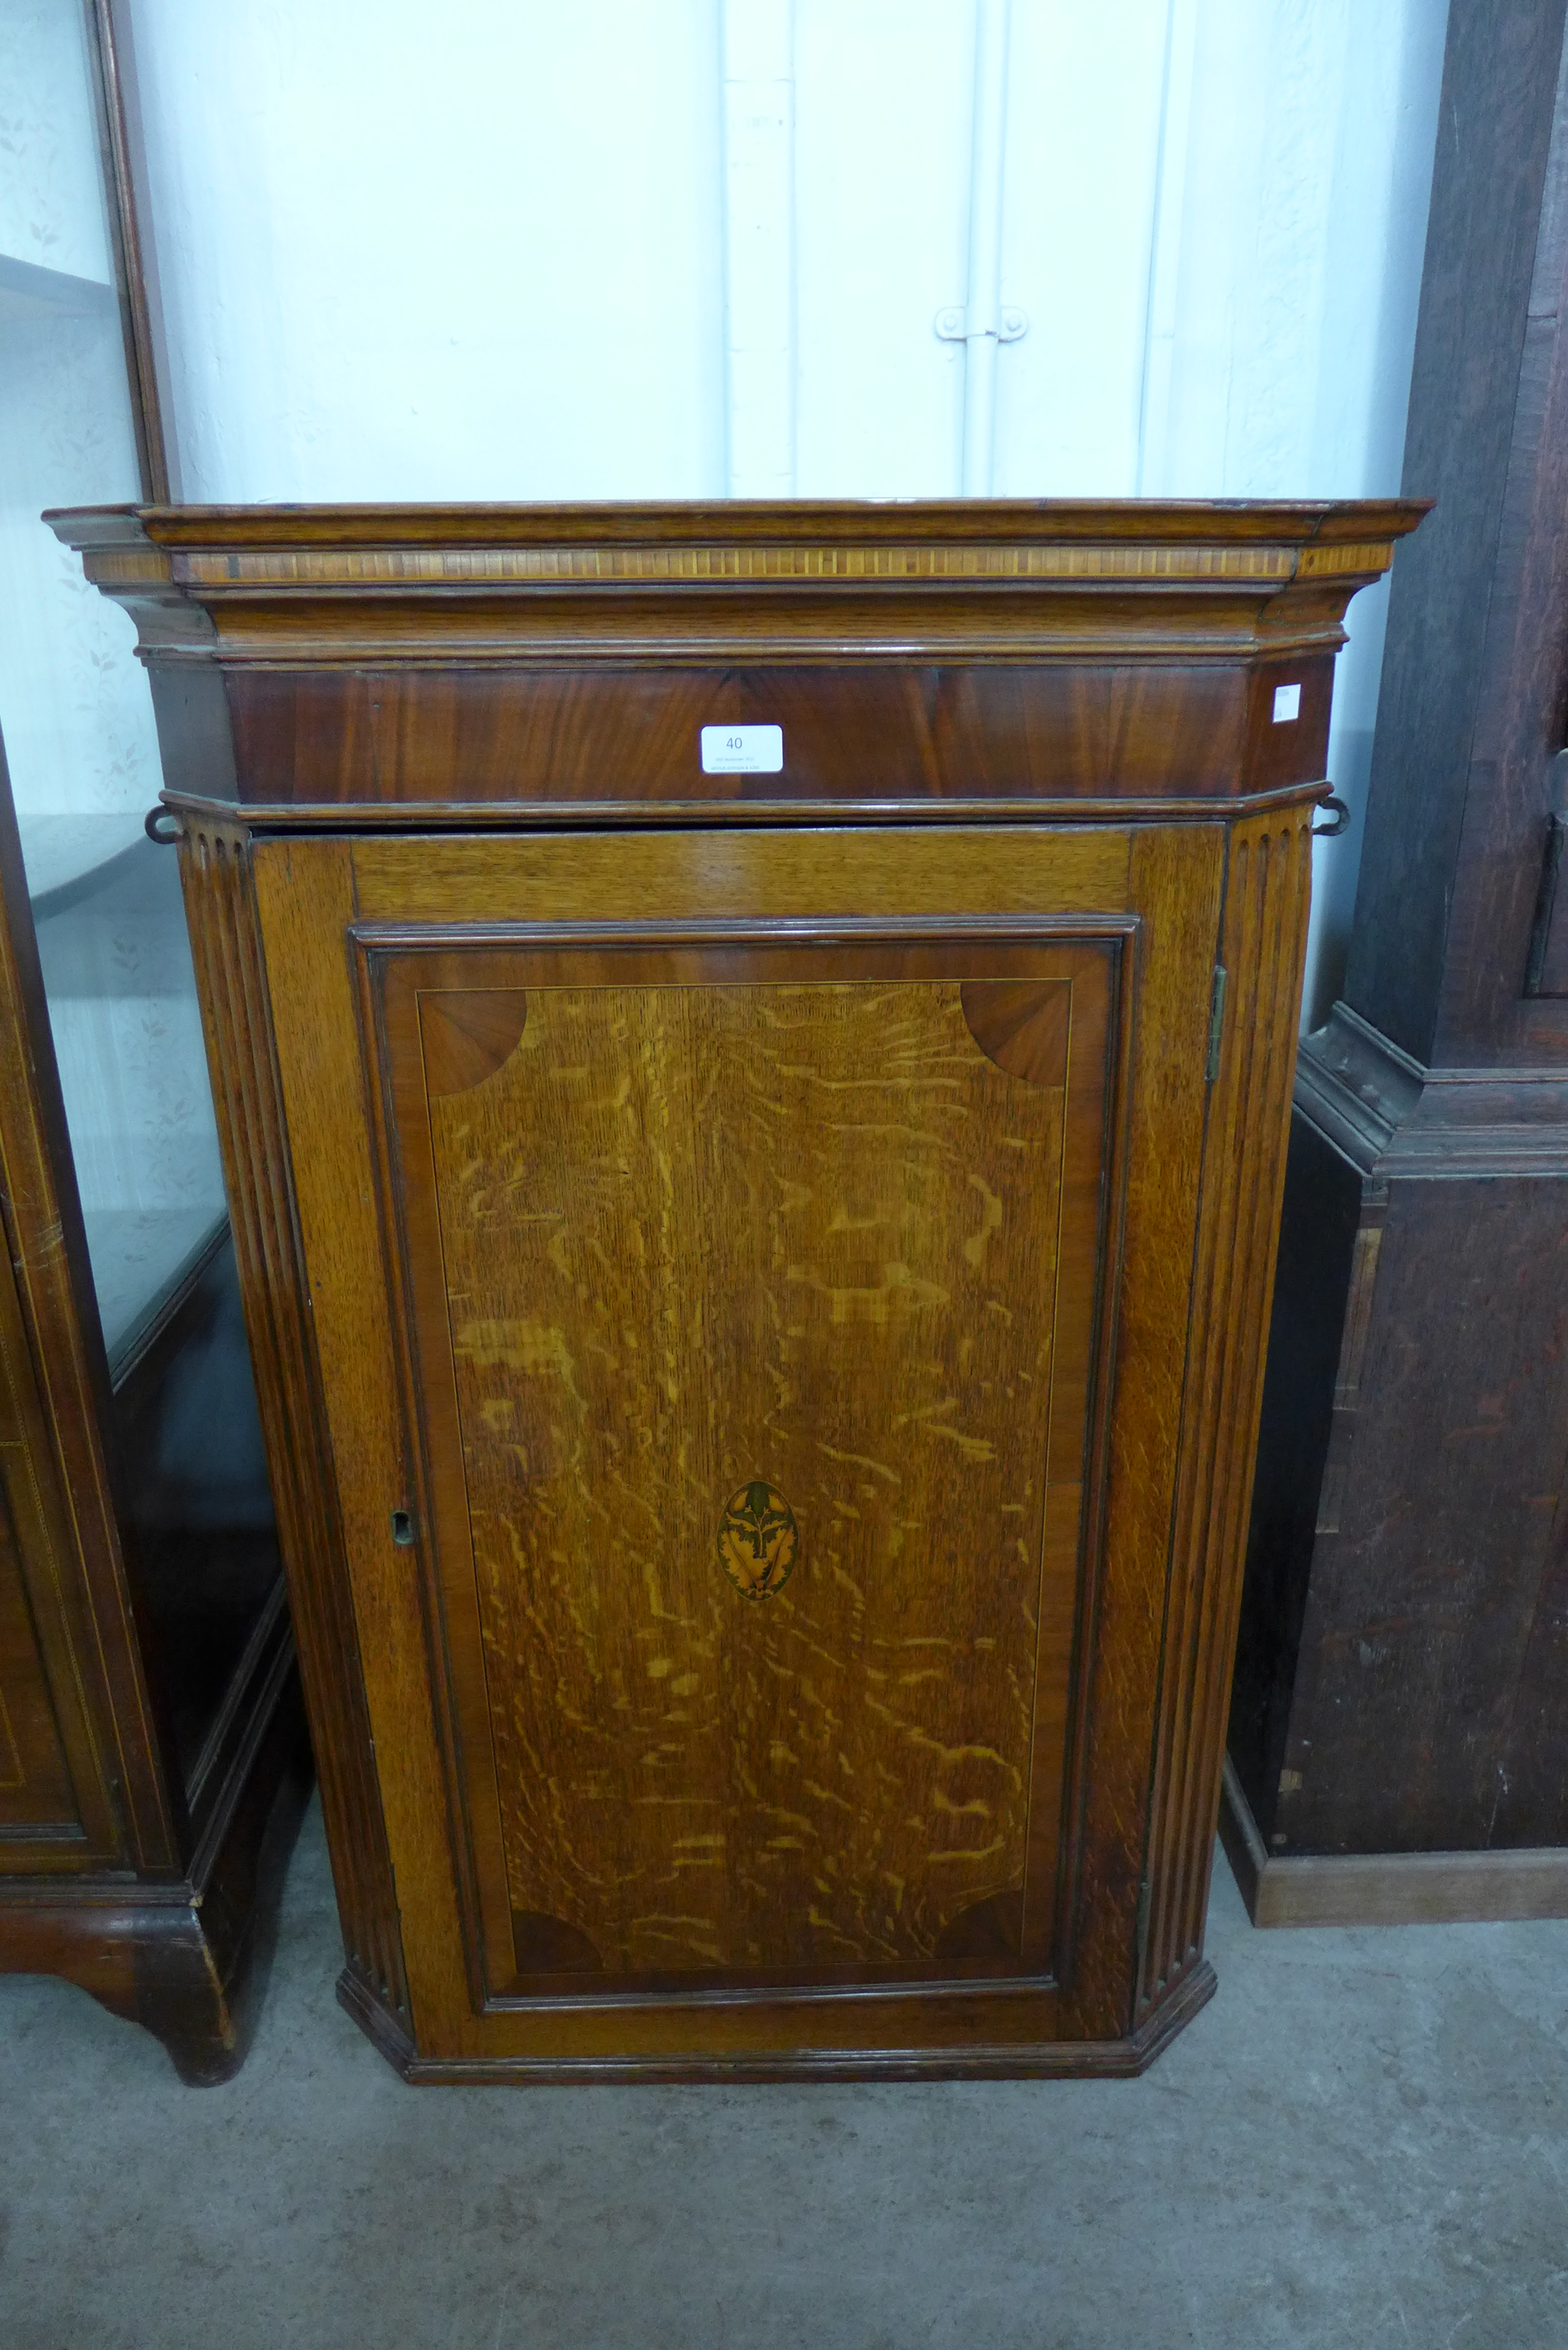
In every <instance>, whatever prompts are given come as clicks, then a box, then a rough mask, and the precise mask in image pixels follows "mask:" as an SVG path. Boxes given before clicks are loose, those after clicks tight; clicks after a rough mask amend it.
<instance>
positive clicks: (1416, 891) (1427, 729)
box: [1224, 0, 1568, 1924]
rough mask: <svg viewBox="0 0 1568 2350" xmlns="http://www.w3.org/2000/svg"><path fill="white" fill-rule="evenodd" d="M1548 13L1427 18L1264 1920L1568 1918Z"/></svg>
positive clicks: (1283, 1376)
mask: <svg viewBox="0 0 1568 2350" xmlns="http://www.w3.org/2000/svg"><path fill="white" fill-rule="evenodd" d="M1564 15H1565V12H1564V8H1563V0H1550V5H1543V6H1538V5H1534V0H1506V5H1495V4H1494V0H1453V5H1452V6H1451V8H1450V11H1449V32H1448V49H1447V56H1446V59H1445V67H1444V81H1443V95H1442V104H1441V109H1440V120H1442V122H1443V123H1444V125H1445V126H1446V128H1445V131H1444V135H1443V137H1442V138H1441V139H1439V140H1438V158H1437V167H1436V176H1435V179H1434V183H1433V189H1432V209H1431V217H1430V223H1429V228H1428V242H1427V257H1426V267H1425V273H1424V276H1423V281H1422V291H1421V305H1420V312H1419V319H1418V327H1417V342H1416V359H1415V369H1414V374H1413V379H1412V385H1411V393H1410V415H1409V429H1408V434H1407V443H1406V459H1405V482H1406V485H1407V489H1408V490H1409V491H1411V492H1412V493H1416V492H1419V493H1421V494H1428V495H1430V494H1435V495H1436V497H1437V500H1438V506H1437V511H1436V513H1435V514H1434V515H1433V517H1432V519H1431V521H1430V523H1429V524H1428V525H1427V527H1426V528H1425V529H1424V530H1423V531H1422V532H1421V535H1420V536H1419V538H1418V539H1417V541H1416V543H1415V545H1414V546H1412V548H1411V549H1410V551H1409V557H1408V560H1407V562H1403V563H1401V565H1400V566H1399V567H1398V569H1397V574H1396V577H1395V579H1394V583H1393V590H1392V598H1391V602H1390V609H1389V617H1388V633H1387V642H1386V655H1385V660H1384V672H1383V690H1382V698H1381V702H1380V704H1379V709H1378V718H1377V733H1376V743H1375V745H1374V753H1373V764H1372V778H1371V791H1370V798H1369V803H1368V806H1367V815H1366V845H1365V851H1364V855H1363V858H1362V864H1361V876H1360V888H1359V893H1358V896H1357V899H1356V907H1355V926H1354V931H1353V934H1352V938H1351V941H1350V951H1349V966H1348V971H1347V972H1346V976H1345V991H1344V997H1343V1000H1342V1001H1341V1002H1339V1003H1336V1004H1335V1005H1334V1009H1333V1013H1332V1014H1331V1017H1330V1019H1329V1021H1328V1023H1327V1024H1326V1025H1325V1026H1324V1028H1323V1029H1322V1030H1320V1031H1319V1032H1318V1034H1316V1035H1313V1036H1309V1037H1308V1038H1306V1039H1305V1040H1304V1041H1303V1046H1302V1054H1301V1063H1300V1067H1299V1069H1298V1073H1297V1077H1296V1087H1295V1110H1294V1118H1293V1132H1292V1140H1291V1150H1290V1168H1289V1173H1288V1175H1287V1178H1286V1184H1285V1195H1284V1226H1283V1236H1282V1245H1281V1256H1280V1277H1279V1284H1278V1290H1277V1294H1276V1302H1275V1307H1274V1321H1273V1333H1272V1339H1271V1344H1270V1353H1269V1368H1268V1377H1267V1381H1266V1384H1265V1390H1264V1408H1263V1421H1262V1442H1261V1446H1260V1453H1259V1471H1258V1482H1257V1493H1256V1501H1255V1506H1254V1513H1253V1527H1252V1536H1251V1555H1250V1558H1249V1563H1248V1567H1247V1578H1246V1590H1245V1598H1244V1602H1243V1607H1242V1615H1241V1642H1240V1648H1239V1653H1238V1663H1237V1675H1236V1688H1235V1698H1234V1703H1233V1706H1232V1711H1231V1730H1230V1749H1231V1771H1230V1773H1229V1774H1228V1777H1227V1800H1226V1806H1225V1814H1224V1821H1225V1833H1226V1840H1227V1847H1228V1850H1229V1852H1230V1855H1231V1860H1232V1862H1233V1863H1234V1865H1235V1866H1236V1868H1237V1872H1238V1875H1239V1877H1240V1878H1241V1884H1242V1887H1243V1889H1244V1891H1245V1893H1246V1894H1247V1897H1248V1899H1249V1902H1250V1905H1251V1910H1252V1914H1253V1917H1254V1918H1256V1919H1257V1921H1258V1922H1259V1923H1260V1924H1287V1923H1307V1924H1310V1923H1324V1924H1326V1923H1343V1922H1357V1921H1362V1920H1372V1919H1376V1920H1380V1921H1392V1920H1397V1919H1400V1918H1505V1917H1530V1916H1549V1915H1551V1916H1568V1696H1565V1692H1568V1539H1565V1536H1568V1492H1565V1471H1568V1344H1565V1341H1568V881H1565V879H1564V877H1563V870H1562V867H1561V863H1560V858H1561V848H1562V839H1563V830H1564V826H1565V811H1568V795H1565V793H1564V778H1563V766H1564V764H1565V763H1564V761H1563V758H1562V756H1561V753H1562V748H1563V741H1564V712H1565V711H1568V339H1565V338H1564V333H1563V318H1564V317H1565V315H1568V309H1565V305H1568V98H1565V96H1564V88H1565V85H1564V79H1563V76H1564V72H1565V70H1568V55H1565V52H1564V41H1563V32H1564Z"/></svg>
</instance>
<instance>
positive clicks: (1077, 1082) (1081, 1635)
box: [197, 826, 1224, 2068]
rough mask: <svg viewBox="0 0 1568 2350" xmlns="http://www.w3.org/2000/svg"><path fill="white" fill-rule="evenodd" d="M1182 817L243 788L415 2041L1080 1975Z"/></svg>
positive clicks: (1053, 1992) (918, 2035) (969, 2032)
mask: <svg viewBox="0 0 1568 2350" xmlns="http://www.w3.org/2000/svg"><path fill="white" fill-rule="evenodd" d="M229 853H230V852H229V851H228V849H227V847H226V846H225V845H224V843H223V841H222V840H221V839H214V840H213V842H212V844H211V845H207V843H206V842H205V841H204V840H203V842H202V843H199V844H198V850H197V854H198V856H199V857H200V858H202V859H203V860H206V864H207V865H209V866H210V868H211V870H212V872H213V875H214V876H215V877H216V880H217V883H218V884H220V885H221V886H223V887H224V888H227V887H228V886H229V885H228V883H227V882H226V881H224V879H223V876H224V874H225V873H226V872H229V871H231V870H232V871H234V874H235V878H236V880H237V881H238V882H239V885H240V886H241V887H242V888H243V887H244V879H243V871H242V870H241V869H240V868H230V867H229V866H228V864H227V858H228V856H229ZM1223 859H1224V835H1223V833H1222V831H1221V830H1220V827H1196V826H1195V827H1191V828H1189V830H1187V831H1184V832H1182V833H1180V834H1179V835H1176V836H1174V837H1161V836H1152V835H1151V836H1150V837H1147V838H1144V837H1140V836H1139V835H1137V833H1132V834H1129V833H1128V832H1127V831H1125V830H1124V831H1120V832H1113V831H1111V830H1110V829H1109V828H1108V827H1106V828H1087V827H1085V828H1083V829H1074V828H1062V829H1059V830H1047V829H1046V828H1044V827H1016V828H1002V827H984V828H981V827H951V828H950V829H947V830H943V831H939V830H938V829H937V828H935V827H932V828H931V829H930V830H929V831H927V830H921V829H915V830H899V831H896V832H895V831H892V830H888V831H886V832H880V833H878V832H874V831H870V830H859V831H856V830H841V831H838V832H836V833H833V834H828V833H826V832H823V833H813V832H812V831H810V830H809V829H802V830H799V831H792V832H784V831H763V830H759V831H757V832H755V833H753V834H749V835H737V834H735V833H730V834H723V833H710V834H685V833H678V832H666V833H662V834H652V833H649V834H644V835H640V836H616V837H611V836H607V835H606V836H581V835H578V836H566V835H563V836H555V837H537V836H535V837H528V836H517V837H510V838H490V839H485V838H472V837H471V838H458V837H451V836H449V837H444V838H412V837H398V838H387V839H376V838H366V839H359V840H356V841H354V842H353V843H352V844H349V843H348V842H332V841H327V840H321V841H317V840H293V841H286V840H278V841H276V842H271V843H266V844H264V845H262V846H261V847H258V849H257V851H256V852H255V889H256V900H257V912H258V916H259V919H260V926H261V941H262V945H263V950H264V954H265V977H266V990H267V1003H268V1008H269V1013H270V1019H271V1024H272V1026H273V1031H274V1034H275V1037H276V1044H277V1051H278V1074H279V1077H280V1080H281V1093H280V1096H279V1099H280V1102H281V1104H282V1107H283V1108H284V1111H285V1113H286V1118H287V1128H288V1172H289V1176H290V1179H291V1185H292V1196H293V1201H294V1203H295V1204H294V1208H293V1211H292V1212H295V1213H296V1214H297V1216H298V1219H299V1232H300V1239H301V1243H302V1247H303V1262H302V1265H301V1278H302V1282H303V1283H304V1284H305V1286H306V1289H307V1291H308V1296H309V1310H308V1326H309V1331H310V1334H311V1340H310V1343H311V1347H312V1349H313V1351H314V1353H315V1355H316V1358H317V1360H318V1362H319V1376H320V1378H321V1381H322V1390H321V1391H322V1399H323V1406H324V1413H325V1425H326V1426H327V1428H328V1430H329V1431H330V1440H331V1448H332V1464H333V1476H334V1481H335V1485H336V1492H337V1500H336V1503H335V1506H336V1507H337V1508H338V1509H340V1510H341V1513H342V1523H343V1528H344V1539H345V1556H344V1571H345V1573H346V1575H347V1578H348V1589H349V1590H350V1591H351V1594H352V1607H353V1613H354V1617H355V1620H356V1624H357V1631H358V1659H359V1660H360V1665H361V1668H362V1671H363V1676H364V1680H363V1687H364V1693H365V1700H366V1703H367V1706H368V1713H369V1723H368V1727H369V1735H370V1738H371V1740H372V1741H373V1750H372V1751H373V1756H374V1770H375V1774H376V1780H377V1783H378V1792H379V1801H380V1804H382V1806H383V1808H384V1816H385V1820H386V1827H387V1835H388V1841H389V1852H390V1856H391V1860H392V1865H393V1867H394V1869H395V1872H396V1877H397V1884H398V1902H397V1911H396V1917H395V1920H393V1929H394V1930H395V1931H396V1932H397V1934H398V1936H399V1939H400V1944H401V1948H402V1951H403V1953H404V1957H405V1960H406V1964H407V1969H408V1982H409V1990H410V2002H411V2019H412V2027H413V2031H414V2033H415V2035H416V2042H417V2045H418V2047H419V2049H420V2051H421V2061H423V2060H424V2059H425V2058H426V2057H429V2058H430V2059H431V2060H432V2061H436V2062H445V2061H448V2060H451V2061H462V2062H468V2061H483V2062H489V2061H495V2062H499V2063H504V2064H513V2063H516V2064H524V2065H527V2064H543V2065H545V2067H546V2068H547V2067H548V2066H550V2065H552V2064H556V2063H566V2064H570V2063H572V2062H574V2061H576V2059H577V2058H578V2057H582V2058H586V2059H588V2060H590V2061H593V2062H599V2061H607V2062H614V2063H619V2062H623V2061H624V2062H627V2063H628V2064H633V2065H639V2064H652V2065H658V2064H662V2063H663V2062H665V2061H666V2059H667V2058H668V2060H669V2061H670V2063H672V2064H684V2063H685V2062H687V2061H688V2059H690V2060H691V2061H694V2062H699V2063H701V2062H706V2061H707V2060H708V2058H709V2057H710V2056H711V2055H712V2054H713V2052H714V2051H715V2050H716V2049H718V2048H719V2047H720V2046H721V2045H722V2046H724V2047H725V2048H727V2049H728V2050H729V2051H730V2053H731V2054H732V2055H734V2056H735V2057H736V2059H737V2061H742V2060H743V2061H747V2062H750V2061H753V2059H754V2060H755V2061H757V2062H759V2063H763V2064H766V2063H768V2062H771V2061H772V2055H771V2054H770V2052H773V2053H774V2054H776V2053H777V2052H779V2051H781V2050H791V2049H793V2050H795V2051H806V2050H812V2049H815V2050H818V2051H821V2052H824V2053H827V2052H833V2051H839V2052H842V2051H844V2050H846V2049H850V2050H852V2049H856V2048H859V2049H863V2050H864V2049H867V2048H871V2047H873V2046H877V2047H881V2048H883V2049H885V2050H888V2051H891V2050H896V2049H898V2048H900V2047H909V2046H920V2047H929V2048H932V2049H935V2050H937V2051H939V2052H940V2051H941V2050H944V2049H945V2050H946V2051H947V2052H948V2056H942V2055H940V2053H939V2054H938V2055H937V2056H935V2057H933V2059H932V2060H931V2061H933V2062H936V2063H939V2064H940V2063H944V2062H947V2061H949V2057H950V2058H951V2060H952V2061H954V2062H958V2061H963V2062H965V2063H967V2062H968V2061H969V2060H968V2059H967V2058H964V2059H962V2060H960V2058H959V2057H958V2056H957V2055H956V2054H954V2052H956V2051H959V2050H961V2049H963V2048H971V2049H974V2050H979V2051H981V2052H982V2053H981V2055H980V2056H978V2057H977V2058H976V2060H975V2061H977V2062H981V2063H990V2062H991V2061H992V2060H991V2058H990V2057H987V2056H984V2055H983V2051H984V2050H985V2049H987V2048H991V2047H992V2046H998V2047H1000V2046H1010V2047H1012V2046H1021V2045H1025V2044H1026V2045H1028V2046H1031V2047H1033V2048H1036V2049H1039V2048H1042V2047H1044V2045H1045V2044H1046V2043H1052V2042H1054V2041H1057V2040H1060V2041H1063V2042H1065V2041H1066V2040H1069V2039H1080V2040H1082V2039H1093V2040H1096V2041H1098V2042H1106V2043H1108V2042H1110V2041H1112V2040H1115V2039H1116V2037H1117V2035H1118V2034H1122V2033H1126V2032H1127V2029H1128V2018H1129V2015H1130V2012H1131V2003H1132V1997H1133V1988H1134V1982H1135V1980H1136V1966H1137V1931H1138V1927H1137V1918H1138V1916H1139V1915H1141V1914H1142V1911H1143V1908H1145V1906H1146V1905H1145V1904H1144V1902H1143V1898H1142V1895H1141V1893H1140V1876H1141V1873H1142V1871H1143V1869H1144V1867H1145V1865H1146V1863H1145V1854H1146V1851H1147V1835H1148V1819H1149V1808H1148V1807H1149V1801H1150V1776H1149V1773H1150V1755H1151V1752H1152V1742H1153V1741H1154V1739H1155V1736H1156V1731H1157V1705H1158V1686H1159V1683H1158V1675H1159V1667H1160V1658H1161V1642H1162V1623H1163V1618H1164V1610H1165V1593H1166V1586H1167V1578H1168V1575H1169V1573H1170V1543H1171V1526H1172V1516H1171V1513H1172V1509H1173V1506H1174V1504H1175V1502H1176V1499H1177V1494H1176V1483H1175V1479H1176V1470H1177V1450H1176V1446H1177V1438H1178V1433H1179V1428H1180V1424H1181V1411H1182V1396H1183V1388H1184V1382H1185V1379H1186V1339H1187V1328H1188V1316H1189V1289H1188V1282H1189V1267H1190V1264H1191V1262H1192V1250H1193V1245H1194V1239H1195V1233H1196V1218H1197V1210H1198V1199H1199V1169H1200V1162H1201V1152H1202V1143H1203V1135H1204V1128H1205V1107H1206V1103H1207V1098H1208V1088H1207V1086H1206V1078H1205V1063H1206V1054H1207V1051H1208V1044H1209V1035H1210V1003H1211V997H1212V993H1213V987H1212V973H1213V967H1214V961H1215V946H1216V941H1217V930H1218V920H1219V913H1220V880H1221V876H1222V872H1223ZM214 902H217V900H216V899H214ZM311 1376H312V1377H314V1376H315V1374H314V1373H312V1374H311ZM323 1555H324V1557H325V1556H327V1555H328V1554H323ZM296 1580H297V1581H298V1582H299V1584H300V1587H301V1589H302V1591H303V1594H304V1596H305V1597H306V1598H307V1599H308V1598H310V1597H311V1596H312V1595H313V1592H314V1590H315V1588H316V1568H315V1566H314V1565H313V1563H311V1562H308V1561H306V1562H302V1563H301V1565H300V1566H299V1568H298V1570H297V1572H296ZM345 1721H347V1716H346V1715H345V1714H344V1713H343V1709H342V1706H341V1705H336V1706H331V1707H328V1708H327V1709H326V1710H325V1711H322V1712H321V1719H320V1721H319V1723H318V1727H317V1736H318V1740H320V1741H322V1742H327V1743H328V1744H329V1742H330V1741H331V1740H333V1739H334V1738H336V1739H337V1740H338V1741H339V1742H342V1740H343V1739H344V1736H345V1730H344V1723H345ZM931 1986H945V1987H946V1988H945V1989H943V1990H941V1991H940V1996H938V1997H936V1998H935V1999H933V1997H932V1993H931V1988H930V1987H931ZM999 2002H1000V2003H999ZM748 2052H749V2053H748ZM726 2061H728V2058H726ZM921 2061H922V2062H924V2061H925V2060H924V2059H922V2060H921ZM1007 2061H1008V2062H1011V2061H1012V2060H1011V2059H1008V2060H1007Z"/></svg>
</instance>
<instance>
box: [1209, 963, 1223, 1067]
mask: <svg viewBox="0 0 1568 2350" xmlns="http://www.w3.org/2000/svg"><path fill="white" fill-rule="evenodd" d="M1224 1025H1225V966H1224V964H1223V963H1222V962H1217V963H1216V964H1215V966H1214V992H1213V993H1212V994H1211V995H1210V998H1209V1069H1208V1076H1209V1082H1210V1085H1212V1084H1213V1082H1214V1080H1215V1078H1216V1077H1217V1076H1219V1074H1220V1034H1221V1031H1222V1030H1223V1028H1224Z"/></svg>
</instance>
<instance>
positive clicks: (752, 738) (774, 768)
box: [702, 726, 784, 775]
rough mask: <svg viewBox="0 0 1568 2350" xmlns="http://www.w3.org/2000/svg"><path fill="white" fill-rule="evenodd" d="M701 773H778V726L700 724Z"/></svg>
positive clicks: (781, 765)
mask: <svg viewBox="0 0 1568 2350" xmlns="http://www.w3.org/2000/svg"><path fill="white" fill-rule="evenodd" d="M702 773H703V774H704V775H782V774H783V773H784V728H783V727H782V726H704V727H703V729H702Z"/></svg>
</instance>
